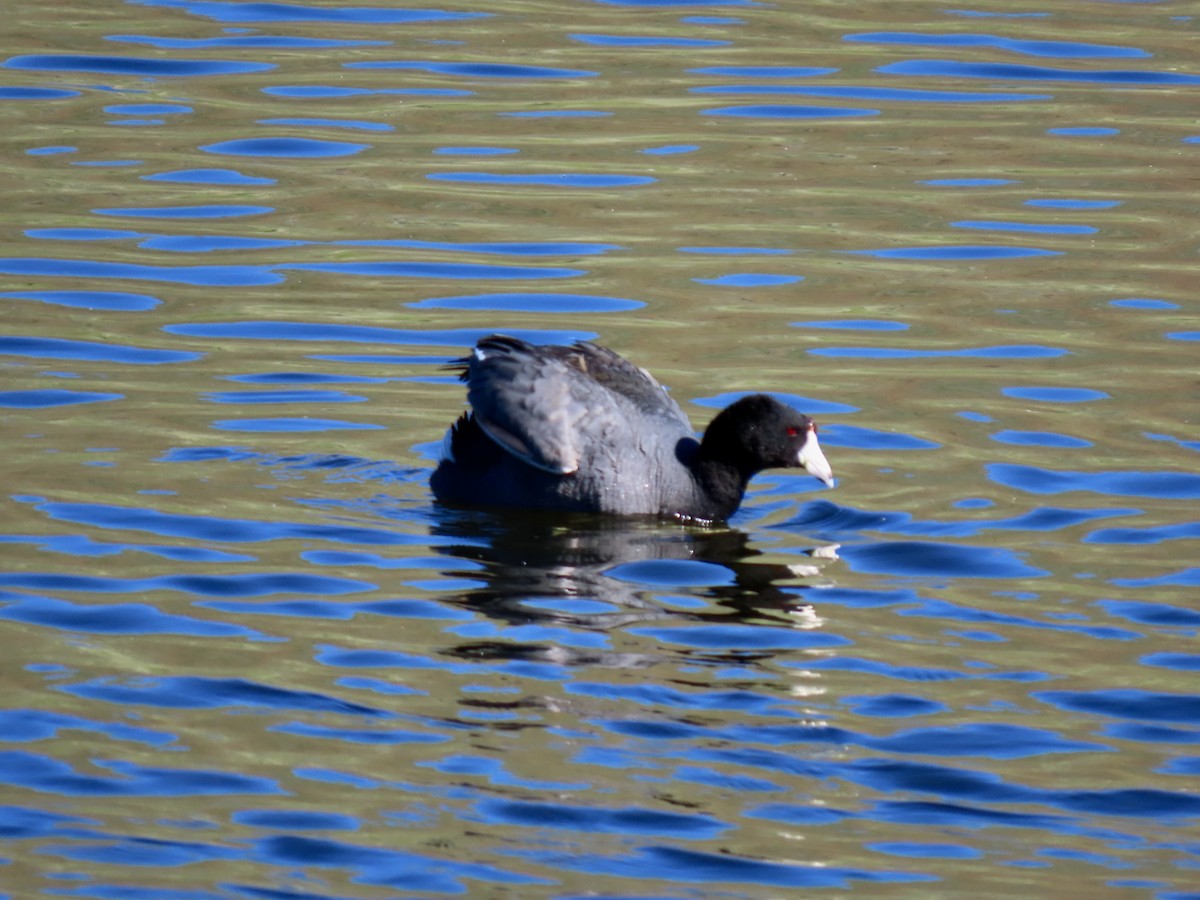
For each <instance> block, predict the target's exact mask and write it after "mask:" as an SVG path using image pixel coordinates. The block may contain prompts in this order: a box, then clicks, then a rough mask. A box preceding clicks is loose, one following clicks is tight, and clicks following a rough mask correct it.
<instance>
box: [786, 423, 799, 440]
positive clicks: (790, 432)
mask: <svg viewBox="0 0 1200 900" xmlns="http://www.w3.org/2000/svg"><path fill="white" fill-rule="evenodd" d="M799 433H800V429H799V428H797V427H796V426H795V425H789V426H788V427H787V436H788V437H795V436H796V435H798V434H799Z"/></svg>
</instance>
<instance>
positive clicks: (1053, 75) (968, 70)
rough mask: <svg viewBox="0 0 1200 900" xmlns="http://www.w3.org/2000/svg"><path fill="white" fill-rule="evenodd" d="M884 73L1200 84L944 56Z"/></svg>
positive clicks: (892, 66)
mask: <svg viewBox="0 0 1200 900" xmlns="http://www.w3.org/2000/svg"><path fill="white" fill-rule="evenodd" d="M875 71H876V72H879V73H881V74H884V75H923V76H935V77H942V78H993V79H1009V80H1013V81H1073V82H1084V83H1090V84H1116V85H1129V86H1133V85H1140V84H1156V85H1165V84H1179V85H1184V84H1200V75H1186V74H1184V73H1182V72H1154V71H1140V70H1122V71H1090V72H1089V71H1080V70H1073V69H1052V68H1049V67H1046V66H1021V65H1016V64H1014V63H978V62H960V61H957V60H945V59H922V60H906V61H904V62H898V63H889V64H887V65H883V66H880V67H879V68H877V69H876V70H875Z"/></svg>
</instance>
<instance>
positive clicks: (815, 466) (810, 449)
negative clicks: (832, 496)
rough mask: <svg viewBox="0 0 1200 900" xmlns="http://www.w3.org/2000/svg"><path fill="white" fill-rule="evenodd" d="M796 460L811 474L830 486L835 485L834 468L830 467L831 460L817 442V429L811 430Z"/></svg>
mask: <svg viewBox="0 0 1200 900" xmlns="http://www.w3.org/2000/svg"><path fill="white" fill-rule="evenodd" d="M796 462H798V463H799V464H800V465H801V466H803V467H804V468H805V469H807V470H808V473H809V474H810V475H815V476H816V477H817V478H820V479H821V480H822V481H823V482H825V484H826V485H827V486H828V487H833V469H831V468H830V467H829V460H827V459H826V458H825V454H824V453H822V452H821V445H820V443H818V442H817V433H816V431H809V433H808V440H806V441H805V442H804V446H803V447H801V448H800V452H799V453H798V454H797V456H796Z"/></svg>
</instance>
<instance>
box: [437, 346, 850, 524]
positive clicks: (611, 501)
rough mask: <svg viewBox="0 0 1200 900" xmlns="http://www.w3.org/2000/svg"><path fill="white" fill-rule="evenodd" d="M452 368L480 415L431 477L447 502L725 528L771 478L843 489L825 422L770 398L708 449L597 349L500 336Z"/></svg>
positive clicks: (724, 415)
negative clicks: (788, 471) (824, 442)
mask: <svg viewBox="0 0 1200 900" xmlns="http://www.w3.org/2000/svg"><path fill="white" fill-rule="evenodd" d="M452 368H454V369H455V370H457V371H458V372H459V376H460V378H461V379H462V380H463V381H464V382H466V384H467V400H468V401H469V402H470V404H471V407H472V409H471V410H469V411H467V412H465V413H463V415H462V417H461V418H460V419H459V420H458V421H457V422H456V423H455V424H454V425H453V426H452V427H451V428H450V430H449V431H447V432H446V439H445V442H444V444H443V453H442V460H441V462H440V464H439V465H438V467H437V469H436V471H434V473H433V477H432V478H431V479H430V486H431V487H432V489H433V493H434V496H435V497H437V498H438V499H439V500H441V501H444V502H447V503H452V504H458V505H466V506H508V507H520V508H523V509H555V510H565V511H573V512H601V513H616V514H623V515H657V516H670V517H675V518H684V519H698V520H703V521H717V520H722V519H726V518H728V517H729V516H731V515H732V514H733V513H734V511H735V510H736V509H737V508H738V505H739V504H740V503H741V502H742V495H743V493H745V490H746V484H747V482H748V481H749V480H750V478H751V476H753V475H754V474H756V473H757V472H760V471H762V470H763V469H772V468H803V469H806V470H808V471H809V472H810V473H811V474H813V475H815V476H816V477H817V478H819V479H820V480H821V481H823V482H825V484H827V485H828V486H829V487H833V484H834V482H833V471H832V470H831V469H830V468H829V463H828V462H827V461H826V460H825V454H824V453H822V452H821V446H820V444H819V443H818V442H817V426H816V424H815V423H814V422H813V420H812V419H810V418H809V417H808V416H806V415H802V414H800V413H798V412H796V411H795V410H793V409H792V408H791V407H789V406H786V405H785V404H783V403H781V402H779V401H778V400H776V399H775V398H774V397H770V396H768V395H766V394H751V395H750V396H748V397H743V398H742V399H740V400H738V401H737V402H735V403H733V404H731V405H729V406H728V407H726V408H725V409H724V410H722V411H721V412H720V413H718V414H717V416H716V418H714V419H713V420H712V422H711V423H710V424H709V426H708V429H707V430H706V431H705V432H704V437H703V438H702V439H701V440H696V438H695V436H694V434H695V433H694V431H693V429H692V424H691V422H689V421H688V418H687V416H686V415H684V412H683V410H682V409H680V408H679V404H677V403H676V402H675V401H674V400H672V399H671V397H670V395H669V394H668V393H667V392H666V390H665V389H664V388H663V386H662V385H660V384H659V383H658V382H657V381H656V380H655V379H654V377H653V376H652V375H651V374H650V373H649V372H647V371H646V370H645V369H642V368H639V367H638V366H635V365H634V364H633V363H631V362H629V361H628V360H627V359H625V358H623V357H622V356H619V355H618V354H616V353H614V352H613V351H612V350H608V349H606V348H604V347H600V346H598V345H596V344H592V343H589V342H587V341H580V342H578V343H576V344H573V345H572V346H569V347H567V346H537V345H534V344H529V343H527V342H525V341H522V340H519V339H517V338H513V337H507V336H504V335H498V334H494V335H491V336H489V337H485V338H483V339H482V340H481V341H479V343H478V344H476V345H475V349H474V351H473V352H472V353H471V355H470V356H466V357H463V358H462V359H459V360H456V361H455V362H454V363H453V364H452Z"/></svg>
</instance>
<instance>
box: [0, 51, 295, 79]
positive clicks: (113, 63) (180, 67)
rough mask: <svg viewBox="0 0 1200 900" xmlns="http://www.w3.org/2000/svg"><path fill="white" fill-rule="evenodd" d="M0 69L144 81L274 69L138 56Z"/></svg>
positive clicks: (47, 56)
mask: <svg viewBox="0 0 1200 900" xmlns="http://www.w3.org/2000/svg"><path fill="white" fill-rule="evenodd" d="M0 66H2V67H4V68H6V69H28V70H33V71H39V72H99V73H101V74H105V75H139V76H141V77H143V78H183V77H193V76H197V75H238V74H246V73H248V72H265V71H267V70H269V69H274V68H275V66H274V65H273V64H271V63H255V62H233V61H229V60H215V59H213V60H205V59H147V58H144V57H135V56H83V55H75V54H64V53H59V54H53V53H42V54H29V55H25V56H10V57H9V58H8V59H6V60H5V61H4V62H3V63H0Z"/></svg>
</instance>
